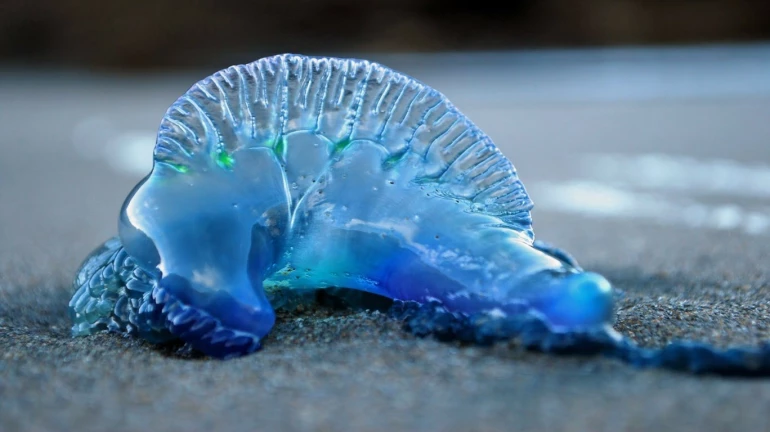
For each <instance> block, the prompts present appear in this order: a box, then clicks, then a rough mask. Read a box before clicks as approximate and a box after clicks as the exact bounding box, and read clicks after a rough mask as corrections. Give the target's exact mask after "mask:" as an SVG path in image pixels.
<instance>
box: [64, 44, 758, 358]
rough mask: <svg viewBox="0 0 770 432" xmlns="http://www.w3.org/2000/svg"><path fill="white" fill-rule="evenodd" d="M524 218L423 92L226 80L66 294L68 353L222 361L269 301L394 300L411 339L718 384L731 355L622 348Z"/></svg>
mask: <svg viewBox="0 0 770 432" xmlns="http://www.w3.org/2000/svg"><path fill="white" fill-rule="evenodd" d="M589 205H590V203H589ZM531 208H532V202H531V200H530V198H529V196H528V195H527V192H526V190H525V188H524V186H523V185H522V183H521V182H520V180H519V178H518V176H517V173H516V170H515V169H514V167H513V165H512V164H511V162H510V161H509V160H508V159H507V158H506V157H505V156H503V154H502V153H501V152H500V151H499V150H498V149H497V148H496V147H495V145H494V144H493V143H492V141H491V140H490V139H489V137H487V136H486V135H485V134H484V133H483V132H482V131H480V130H479V129H478V128H477V127H476V126H475V125H474V124H473V123H472V122H471V121H470V120H469V119H468V118H467V117H465V116H464V115H462V114H461V113H460V112H459V111H458V109H457V108H455V107H454V106H453V105H452V104H451V103H450V102H449V101H448V100H447V99H446V98H445V97H444V96H443V95H442V94H440V93H439V92H437V91H436V90H434V89H432V88H430V87H428V86H426V85H424V84H422V83H420V82H419V81H417V80H415V79H412V78H410V77H407V76H405V75H403V74H400V73H398V72H395V71H393V70H390V69H388V68H386V67H384V66H381V65H379V64H376V63H372V62H368V61H363V60H348V59H336V58H312V57H305V56H299V55H280V56H274V57H268V58H264V59H261V60H258V61H256V62H253V63H250V64H246V65H239V66H233V67H230V68H228V69H225V70H222V71H219V72H217V73H215V74H214V75H212V76H210V77H208V78H205V79H203V80H202V81H200V82H198V83H196V84H195V85H194V86H193V87H192V88H191V89H190V90H189V91H188V92H187V93H185V94H184V95H183V96H182V97H180V98H179V99H178V100H177V101H176V102H175V103H174V104H173V105H172V106H171V107H170V108H169V110H168V111H167V113H166V115H165V116H164V118H163V120H162V122H161V125H160V128H159V131H158V136H157V142H156V146H155V150H154V165H153V169H152V171H151V172H150V173H149V175H148V176H147V177H145V178H144V179H143V180H142V181H141V182H140V183H139V184H138V185H137V186H136V187H135V188H134V189H133V190H132V191H131V193H130V194H129V196H128V198H127V199H126V200H125V203H124V205H123V207H122V209H121V212H120V218H119V238H118V239H112V240H110V241H108V242H107V243H105V244H104V245H103V246H102V247H101V248H100V249H98V250H97V251H95V252H94V253H93V254H92V255H91V256H90V257H89V258H87V259H86V261H85V263H84V264H83V267H82V269H81V271H80V273H79V275H78V276H77V279H76V281H75V288H76V292H75V294H74V296H73V298H72V301H71V303H70V314H71V316H72V318H73V321H74V326H73V334H75V335H85V334H90V333H93V332H95V331H100V330H105V329H106V330H111V331H118V332H127V333H131V334H137V335H139V336H141V337H144V338H146V339H148V340H151V341H164V340H169V339H175V338H176V339H182V340H184V341H185V342H187V343H189V344H190V345H191V346H192V347H194V348H196V349H198V350H200V351H202V352H203V353H206V354H208V355H211V356H214V357H221V358H228V357H232V356H238V355H243V354H248V353H250V352H253V351H255V350H256V349H258V348H259V346H260V341H261V340H262V339H263V338H264V337H265V336H267V335H268V333H269V332H270V330H271V328H272V327H273V324H274V321H275V313H274V310H273V306H272V305H271V298H274V297H275V294H276V293H279V292H281V291H287V290H288V291H302V290H316V289H324V288H333V287H344V288H348V289H353V290H359V291H363V292H368V293H372V294H377V295H380V296H385V297H388V298H390V299H393V300H395V301H396V306H394V308H395V309H398V311H400V312H399V313H400V314H401V316H402V318H403V319H408V320H409V321H410V322H411V323H412V324H411V326H412V328H414V329H415V331H416V332H419V331H424V332H426V333H430V332H432V331H435V330H436V329H437V328H438V327H441V325H440V323H444V324H446V325H449V326H450V327H452V328H453V329H454V330H453V331H452V334H453V335H454V336H455V337H461V338H466V339H471V340H476V341H489V340H496V339H500V338H508V337H517V336H518V337H522V339H523V340H524V341H525V343H527V344H528V345H530V346H533V347H537V348H540V349H543V350H546V351H548V350H552V351H556V350H560V349H567V350H570V349H574V350H578V351H580V350H589V351H590V350H594V351H596V352H605V353H614V354H615V355H616V356H619V357H621V358H625V359H626V360H629V361H632V362H634V363H636V364H640V365H652V364H655V365H657V364H660V365H663V366H672V367H679V366H681V367H682V368H690V369H694V370H708V369H718V368H717V367H715V366H714V365H713V364H712V363H714V362H718V361H721V360H724V358H725V355H726V354H725V353H721V352H716V351H714V350H710V349H708V350H707V351H708V353H711V354H710V355H712V357H714V358H715V359H716V360H713V359H712V360H713V361H712V363H708V362H706V363H705V366H704V365H703V364H704V362H703V361H700V363H697V362H696V361H695V360H693V361H690V360H684V361H683V360H682V356H685V357H687V356H690V357H692V356H693V354H692V353H693V352H696V351H697V352H698V353H702V351H703V350H700V351H698V349H700V348H698V349H696V348H694V347H692V346H691V345H687V344H684V345H681V346H679V345H677V346H679V347H680V348H679V350H680V352H679V354H678V357H677V355H673V354H671V352H672V351H671V350H670V349H669V351H668V354H666V355H668V356H669V357H672V356H673V357H676V358H675V360H676V361H673V360H665V359H664V360H661V358H663V357H662V356H663V355H664V353H662V352H658V351H654V352H653V351H644V350H641V349H639V348H636V347H635V346H633V345H632V344H630V343H629V342H627V341H626V340H624V339H623V338H622V337H620V336H619V335H618V334H617V333H616V332H614V330H612V327H611V324H612V320H613V317H614V313H613V302H612V287H611V285H610V283H609V282H608V281H607V280H606V279H605V278H603V277H602V276H600V275H598V274H595V273H591V272H586V271H584V270H583V269H581V268H580V267H579V266H578V265H577V263H576V262H575V261H574V260H573V259H572V258H570V257H569V256H568V255H567V254H566V253H564V252H562V251H560V250H558V249H556V248H552V247H550V246H547V245H545V244H542V243H540V242H536V241H535V240H534V234H533V230H532V226H531V216H530V210H531ZM447 323H449V324H447ZM445 327H446V326H445ZM418 329H422V330H418ZM682 352H684V354H682ZM715 353H716V354H715ZM704 355H705V354H704ZM673 357H672V358H673ZM696 357H697V359H701V360H702V359H703V358H704V357H703V355H701V356H700V357H698V356H696ZM765 357H767V355H765ZM687 358H689V357H687ZM720 359H721V360H720ZM677 361H678V362H679V363H676V362H677ZM682 362H683V363H682ZM675 363H676V364H675ZM767 363H770V362H767V361H766V362H765V365H766V364H767Z"/></svg>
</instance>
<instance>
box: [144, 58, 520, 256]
mask: <svg viewBox="0 0 770 432" xmlns="http://www.w3.org/2000/svg"><path fill="white" fill-rule="evenodd" d="M303 135H304V137H302V136H303ZM356 141H366V142H369V143H374V144H376V145H378V146H380V147H381V148H382V149H383V150H384V152H385V157H384V161H383V167H384V168H385V169H394V168H397V167H398V165H399V164H398V163H399V162H400V161H402V160H404V159H405V158H407V157H409V156H417V157H419V159H420V161H421V162H420V165H421V166H420V167H419V169H416V170H413V171H412V172H411V173H410V175H411V176H412V178H411V179H410V180H411V181H412V182H414V183H420V184H429V185H431V186H432V187H435V188H436V189H438V190H440V191H441V193H442V194H443V195H445V196H446V197H447V198H448V199H461V200H463V201H466V202H468V203H470V204H471V206H470V211H473V212H479V213H484V214H487V215H491V216H496V217H498V218H499V219H500V220H501V223H503V224H506V225H507V226H509V227H510V228H512V229H515V230H517V231H519V232H521V233H523V235H524V237H526V238H528V239H529V241H530V242H531V240H532V238H533V233H532V228H531V215H530V210H531V208H532V202H531V200H530V198H529V196H528V195H527V192H526V190H525V188H524V186H523V185H522V184H521V182H520V181H519V178H518V176H517V173H516V170H515V169H514V166H513V165H512V164H511V162H510V161H508V159H507V158H506V157H505V156H504V155H503V154H502V153H501V152H500V151H499V150H498V149H497V148H496V147H495V145H494V144H493V143H492V141H491V140H490V139H489V137H487V136H486V135H485V134H484V133H483V132H482V131H480V130H479V129H478V128H477V127H476V126H475V125H474V124H473V123H472V122H471V121H470V120H469V119H468V118H467V117H465V116H464V115H463V114H462V113H460V112H459V111H458V110H457V108H455V107H454V106H453V105H452V104H451V103H450V102H449V101H448V100H447V99H446V98H445V97H444V96H443V95H442V94H441V93H439V92H438V91H436V90H434V89H432V88H430V87H428V86H426V85H424V84H422V83H421V82H419V81H417V80H415V79H413V78H411V77H408V76H406V75H403V74H401V73H398V72H395V71H393V70H391V69H388V68H386V67H384V66H381V65H379V64H376V63H372V62H369V61H365V60H355V59H335V58H313V57H305V56H300V55H291V54H284V55H278V56H273V57H267V58H263V59H261V60H258V61H255V62H253V63H249V64H246V65H237V66H232V67H230V68H227V69H225V70H222V71H219V72H217V73H215V74H213V75H212V76H210V77H207V78H205V79H203V80H201V81H200V82H198V83H196V84H195V85H193V86H192V87H191V88H190V90H188V92H187V93H185V94H184V95H183V96H182V97H180V98H179V99H178V100H177V101H176V102H175V103H174V104H173V105H172V106H171V107H170V108H169V110H168V111H167V113H166V115H165V117H164V118H163V121H162V122H161V126H160V128H159V131H158V137H157V145H156V147H155V151H154V159H155V164H156V165H164V166H165V167H168V168H170V169H171V171H177V172H182V173H187V172H189V171H196V170H212V169H215V168H216V167H220V168H221V167H224V168H225V169H228V168H229V167H231V166H232V165H234V164H237V159H238V157H237V154H236V153H237V152H238V151H239V150H242V149H247V148H261V147H264V148H269V149H272V150H273V152H274V154H275V155H276V158H277V160H278V161H279V162H280V163H281V165H282V166H283V168H284V170H285V171H286V176H287V179H286V188H287V189H288V190H287V194H288V195H289V196H291V197H292V200H293V201H294V203H295V204H296V201H298V200H300V199H301V197H302V196H303V194H304V192H305V191H306V190H307V189H308V188H310V187H312V180H314V179H316V180H317V178H318V177H319V176H320V175H321V174H322V172H323V171H324V170H325V169H326V167H327V162H328V161H329V160H330V159H331V158H333V156H335V155H338V154H340V153H341V152H342V151H343V150H345V148H347V147H348V146H349V145H350V144H352V143H354V142H356ZM292 147H295V148H292ZM296 147H299V148H296ZM294 207H296V205H295V206H294Z"/></svg>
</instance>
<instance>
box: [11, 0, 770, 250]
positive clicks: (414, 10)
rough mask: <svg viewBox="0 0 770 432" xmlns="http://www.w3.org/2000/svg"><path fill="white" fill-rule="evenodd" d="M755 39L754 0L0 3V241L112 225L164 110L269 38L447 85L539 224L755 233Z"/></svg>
mask: <svg viewBox="0 0 770 432" xmlns="http://www.w3.org/2000/svg"><path fill="white" fill-rule="evenodd" d="M769 39H770V2H767V1H762V0H677V1H656V0H583V1H580V2H574V1H559V0H510V1H507V2H501V1H487V0H473V1H468V0H463V1H458V0H440V1H439V0H388V1H384V0H369V1H365V2H363V1H349V0H312V1H311V0H305V1H227V2H222V1H204V0H190V1H187V2H181V1H171V0H156V1H152V2H137V1H123V0H120V1H118V0H116V1H109V2H104V1H97V0H77V1H74V0H73V1H65V0H58V1H55V0H47V1H46V0H3V1H2V2H0V139H1V141H0V146H2V148H3V153H2V155H3V156H2V157H0V198H2V199H1V200H0V202H2V203H3V204H2V206H0V221H2V224H0V243H3V244H4V245H5V247H4V248H2V249H3V250H4V251H5V252H6V253H7V254H10V255H12V256H14V257H18V256H25V255H24V254H23V253H22V252H23V251H28V252H29V253H28V254H27V255H29V256H31V255H34V253H33V252H34V251H39V250H41V249H44V248H45V247H46V245H48V244H49V243H48V242H49V240H48V239H51V238H56V239H57V241H58V242H60V243H61V244H67V245H72V247H74V248H75V250H76V252H77V253H76V254H74V256H79V255H81V252H82V253H85V252H86V251H87V250H88V249H90V248H91V247H92V246H93V245H94V244H95V243H97V242H99V241H101V239H102V238H104V237H107V236H109V235H112V234H114V233H115V221H116V215H117V212H118V210H119V206H120V204H121V202H122V200H123V198H124V197H125V196H126V194H127V193H128V191H129V190H130V188H131V187H132V186H133V185H134V184H135V183H136V182H137V181H138V180H139V179H140V178H141V177H142V176H143V175H144V174H145V173H146V172H148V170H149V169H150V167H151V162H152V161H151V150H152V146H153V143H154V134H155V131H156V128H157V126H158V124H159V122H160V118H161V117H162V115H163V113H164V111H165V110H166V108H167V107H168V106H169V105H170V104H171V103H172V102H173V101H174V100H175V99H176V98H177V97H178V96H180V95H181V94H182V93H183V92H185V91H186V90H187V89H188V88H189V87H190V86H191V85H192V84H193V83H195V82H196V81H197V80H199V79H201V78H203V77H205V76H207V75H209V74H211V73H213V72H215V71H217V70H219V69H222V68H225V67H227V66H229V65H232V64H236V63H245V62H249V61H253V60H255V59H257V58H260V57H263V56H267V55H272V54H277V53H283V52H293V53H302V54H314V55H335V56H350V57H359V58H367V59H371V60H375V61H380V62H382V63H384V64H386V65H388V66H390V67H392V68H394V69H397V70H400V71H402V72H405V73H407V74H410V75H412V76H414V77H416V78H418V79H420V80H421V81H423V82H425V83H427V84H428V85H431V86H433V87H435V88H437V89H438V90H439V91H441V92H443V93H445V94H446V95H447V96H448V97H449V98H450V99H451V100H452V101H453V102H454V103H455V105H457V106H458V107H459V108H460V110H461V111H463V112H464V113H465V114H467V115H468V116H469V117H470V118H471V119H472V120H473V121H474V122H476V123H477V124H478V125H479V126H480V127H481V128H482V129H483V130H484V131H486V132H487V133H488V134H489V135H490V136H491V137H492V138H493V140H494V141H495V142H496V143H497V144H498V146H500V148H501V149H502V151H503V152H504V153H506V154H507V155H508V156H509V157H510V158H511V159H512V161H513V162H514V164H515V165H516V166H517V168H518V170H519V173H520V175H521V177H522V178H523V179H524V181H525V185H526V186H527V188H528V189H529V191H530V192H531V194H532V196H533V198H534V200H535V203H536V210H535V213H536V218H535V220H536V221H538V222H537V223H538V224H539V225H536V228H540V227H542V229H543V230H544V231H540V230H538V233H542V232H545V236H547V235H548V234H549V222H548V221H549V218H552V219H553V220H554V221H560V220H562V219H560V218H562V217H564V215H566V214H569V215H571V216H574V217H575V218H578V219H576V220H579V221H583V222H585V221H586V220H597V218H600V219H602V220H606V219H614V220H616V221H619V223H621V224H622V223H641V224H652V225H653V226H656V227H663V226H668V227H670V228H672V229H677V230H679V229H685V228H686V229H707V230H721V231H723V232H725V231H727V232H735V233H740V234H748V235H762V234H766V233H769V232H770V218H769V217H768V214H770V212H769V211H768V209H769V208H770V189H768V188H769V187H770V186H768V185H770V169H769V168H768V167H767V163H768V162H770V143H768V139H769V138H770V121H768V119H769V118H770V117H769V116H768V115H769V114H770V44H768V42H766V41H767V40H769ZM9 203H10V204H9ZM86 215H87V216H86ZM555 224H557V225H558V222H555ZM31 239H32V240H34V239H39V241H38V240H36V241H37V242H38V243H37V244H36V243H35V241H31ZM73 260H74V259H73ZM73 262H74V261H73ZM72 265H74V264H72Z"/></svg>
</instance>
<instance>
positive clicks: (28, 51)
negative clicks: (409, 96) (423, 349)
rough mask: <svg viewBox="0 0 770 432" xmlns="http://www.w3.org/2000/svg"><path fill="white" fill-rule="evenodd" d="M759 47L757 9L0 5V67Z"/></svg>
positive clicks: (767, 31) (417, 2) (674, 3)
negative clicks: (281, 56)
mask: <svg viewBox="0 0 770 432" xmlns="http://www.w3.org/2000/svg"><path fill="white" fill-rule="evenodd" d="M762 39H770V1H764V0H668V1H666V0H581V1H561V0H542V1H537V0H508V1H506V2H501V1H499V0H494V1H491V0H488V1H487V0H387V1H385V0H367V1H352V0H304V1H218V0H211V1H206V0H199V1H194V0H190V1H178V0H176V1H175V0H154V1H144V2H139V1H130V0H113V1H103V0H58V1H57V0H3V1H2V2H0V61H1V62H6V63H8V62H10V63H16V64H18V63H21V64H30V63H33V64H51V65H64V66H88V67H99V68H104V67H107V68H160V67H175V68H176V67H188V66H206V65H211V64H217V63H219V62H221V61H223V60H225V59H228V60H229V59H233V62H235V61H240V60H242V59H243V56H244V55H245V54H244V53H248V54H247V57H249V58H256V57H259V56H263V55H268V54H274V53H277V52H285V51H291V52H301V53H309V54H315V53H319V54H320V53H326V52H328V51H335V52H338V51H353V52H394V51H395V52H410V51H456V50H477V49H482V50H499V49H511V48H521V47H543V46H561V47H566V46H586V45H619V44H632V45H643V44H669V43H674V44H683V43H702V42H730V41H753V40H762ZM225 61H226V60H225Z"/></svg>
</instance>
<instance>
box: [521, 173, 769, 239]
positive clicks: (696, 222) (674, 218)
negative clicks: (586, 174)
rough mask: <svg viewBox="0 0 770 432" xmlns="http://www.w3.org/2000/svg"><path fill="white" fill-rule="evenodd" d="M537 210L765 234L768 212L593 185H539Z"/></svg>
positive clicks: (534, 192) (534, 193) (535, 191)
mask: <svg viewBox="0 0 770 432" xmlns="http://www.w3.org/2000/svg"><path fill="white" fill-rule="evenodd" d="M529 190H530V192H531V194H532V196H533V197H534V200H535V203H536V208H538V209H543V210H547V211H556V212H563V213H572V214H580V215H583V216H590V217H598V218H618V219H638V220H646V221H651V222H655V223H660V224H665V225H676V226H687V227H691V228H709V229H715V230H740V231H743V232H745V233H747V234H766V233H768V230H770V217H769V216H768V212H767V211H763V212H759V211H752V210H747V209H744V208H741V207H740V206H738V205H736V204H723V205H706V204H702V203H699V202H697V201H694V200H691V199H687V198H677V199H671V198H668V197H666V196H665V195H662V194H654V193H643V192H634V191H629V190H624V189H621V188H617V187H614V186H609V185H607V184H603V183H598V182H594V181H587V180H579V181H568V182H539V183H535V184H534V185H532V186H531V187H530V188H529Z"/></svg>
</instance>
